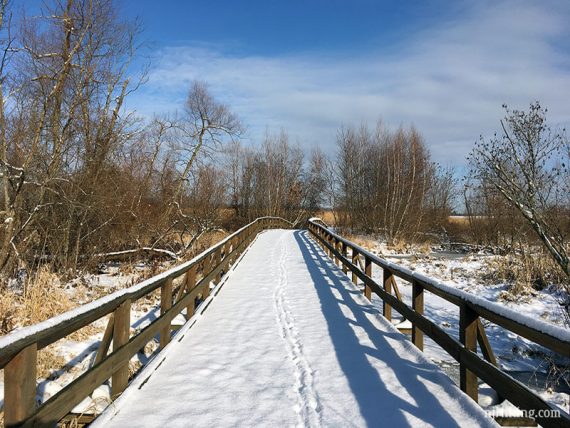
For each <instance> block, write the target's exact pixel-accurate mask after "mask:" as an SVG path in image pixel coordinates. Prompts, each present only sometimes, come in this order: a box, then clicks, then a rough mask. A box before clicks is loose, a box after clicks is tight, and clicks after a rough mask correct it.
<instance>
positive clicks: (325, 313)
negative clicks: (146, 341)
mask: <svg viewBox="0 0 570 428" xmlns="http://www.w3.org/2000/svg"><path fill="white" fill-rule="evenodd" d="M193 319H195V320H196V322H195V324H193V323H192V322H189V323H187V325H186V326H185V327H183V328H182V329H181V330H180V332H179V334H178V336H176V337H175V338H174V340H173V341H172V342H171V343H170V344H169V345H168V347H167V348H165V350H164V351H163V352H162V353H161V354H159V355H158V356H157V358H156V359H155V360H154V361H153V362H152V363H151V364H150V365H149V366H148V367H147V368H146V369H145V370H144V371H143V372H142V373H141V374H140V375H139V376H138V377H137V379H136V380H135V381H134V382H133V383H132V384H131V385H130V386H129V388H127V390H126V391H125V393H124V394H123V395H122V396H121V397H119V399H118V400H117V401H116V402H115V403H114V404H113V405H111V406H110V407H109V409H108V410H107V411H106V412H105V413H104V414H103V415H102V416H101V417H100V418H99V419H97V420H96V421H95V425H100V426H109V425H110V426H132V425H136V426H149V427H156V426H169V427H170V426H197V427H219V426H310V427H312V426H335V427H345V426H347V427H348V426H380V425H382V426H388V427H390V426H417V425H434V426H446V427H451V426H462V427H465V426H485V425H494V422H493V420H492V419H490V418H488V417H487V415H486V414H485V413H484V412H483V410H481V408H480V407H479V406H477V405H476V404H475V403H474V402H473V401H471V399H469V398H468V397H467V396H466V395H464V394H462V393H461V391H460V390H459V389H458V388H457V387H456V386H455V385H454V384H453V382H452V381H451V380H450V379H449V378H448V377H447V376H446V375H445V374H443V372H441V371H440V369H439V368H438V367H437V366H436V365H434V364H432V363H431V362H429V361H428V360H427V359H426V358H425V357H424V356H423V355H422V353H421V352H419V351H418V350H417V349H416V348H415V347H414V346H413V345H412V344H411V343H410V342H409V341H407V340H406V339H405V338H404V336H403V335H401V334H400V333H399V332H398V331H397V330H396V329H395V328H394V327H393V326H392V325H391V324H390V323H388V322H387V321H386V320H384V319H383V318H382V317H381V316H380V315H379V314H378V312H377V310H376V309H375V308H374V307H373V306H372V305H371V304H370V303H369V302H368V301H367V300H366V299H365V298H364V297H363V296H362V294H361V293H360V292H359V291H358V290H357V289H356V287H355V286H354V285H353V284H352V283H351V282H350V281H349V279H348V278H347V277H346V276H345V275H344V274H343V273H342V271H341V270H339V269H338V268H337V267H336V266H335V265H334V264H332V263H331V261H330V260H329V259H328V258H326V257H325V255H324V254H323V253H322V251H321V249H320V248H319V247H318V246H317V245H316V244H315V243H314V242H313V241H312V240H311V239H310V238H309V235H308V232H306V231H292V230H272V231H267V232H264V233H262V234H260V235H259V236H258V237H257V239H256V241H255V242H254V244H253V245H252V246H250V248H249V249H248V250H247V252H246V253H245V255H244V256H243V259H242V260H241V261H240V262H239V263H238V264H237V265H236V266H235V268H234V269H233V270H232V271H230V273H229V274H228V275H227V277H226V281H225V282H224V281H223V283H222V287H221V288H220V289H219V294H218V295H217V296H216V297H215V298H214V299H213V300H212V302H211V304H210V305H209V307H208V308H207V310H205V311H204V312H203V313H201V314H200V313H198V314H197V315H196V316H195V318H193ZM192 324H193V325H192Z"/></svg>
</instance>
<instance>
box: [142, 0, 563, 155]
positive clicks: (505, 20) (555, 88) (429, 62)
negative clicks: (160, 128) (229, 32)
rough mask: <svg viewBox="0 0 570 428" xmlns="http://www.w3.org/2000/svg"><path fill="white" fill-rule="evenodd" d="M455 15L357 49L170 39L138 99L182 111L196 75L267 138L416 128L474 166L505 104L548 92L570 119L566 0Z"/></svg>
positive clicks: (324, 142) (521, 103)
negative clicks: (362, 127)
mask: <svg viewBox="0 0 570 428" xmlns="http://www.w3.org/2000/svg"><path fill="white" fill-rule="evenodd" d="M474 3H475V5H474V6H471V9H470V10H469V11H468V12H467V13H466V14H465V15H464V16H462V17H457V18H456V20H455V21H452V22H445V23H440V24H439V25H438V26H437V27H435V28H431V29H428V30H423V31H418V32H417V33H416V34H414V35H412V37H410V38H409V39H408V41H407V42H406V44H405V45H402V46H400V47H399V49H398V50H397V51H396V50H395V49H390V50H389V51H390V53H389V54H385V53H384V54H383V53H382V52H385V51H386V49H382V47H381V46H379V47H378V50H377V51H375V52H358V53H356V54H354V55H352V56H342V57H341V56H334V55H322V54H315V53H311V54H308V53H304V54H299V55H289V56H265V57H264V56H235V55H232V54H229V53H227V52H224V50H223V49H217V48H215V47H211V46H210V47H204V45H201V46H198V45H196V46H179V47H167V48H164V49H163V50H161V51H160V52H159V53H158V55H157V58H156V60H155V63H154V64H153V67H152V68H151V74H150V76H149V77H150V80H149V83H148V84H147V85H146V87H144V88H143V89H142V90H140V91H139V92H138V93H137V94H136V95H134V96H133V98H132V99H131V106H135V107H136V108H137V109H138V110H139V111H140V112H141V113H143V114H150V113H152V112H159V111H165V110H166V111H168V110H174V109H179V108H180V107H181V106H182V104H183V102H184V96H185V91H186V90H187V88H188V87H189V83H190V82H191V81H192V80H193V79H194V78H200V79H203V80H205V81H207V82H208V83H209V84H210V86H211V89H212V91H213V93H214V94H215V95H216V96H217V97H218V98H219V99H220V100H222V101H224V102H226V103H228V104H229V105H230V106H231V107H232V108H233V109H234V110H235V111H236V112H237V113H238V114H239V115H240V116H241V117H242V118H243V120H244V122H245V123H246V125H248V127H249V129H250V137H251V138H252V139H253V140H256V139H259V138H260V136H261V135H262V134H263V132H264V131H265V129H266V127H269V128H270V129H273V130H275V131H277V130H278V129H280V128H285V129H286V130H287V131H288V132H289V133H290V135H291V136H292V137H293V138H294V139H298V140H299V142H300V143H301V144H302V145H303V146H304V147H308V146H311V145H314V144H319V145H320V146H321V147H323V148H330V149H331V150H334V147H335V135H336V132H337V129H338V127H339V126H340V125H341V124H345V125H346V124H360V123H361V122H369V123H375V122H376V120H377V119H378V118H380V117H381V118H382V119H383V120H384V121H385V122H386V123H388V124H389V125H390V126H393V127H396V126H398V125H400V124H403V125H409V124H412V123H413V124H414V125H415V126H416V127H417V128H418V129H419V130H420V131H421V132H422V133H423V135H424V136H425V138H426V142H427V144H428V145H429V147H430V150H431V152H432V155H433V157H434V159H435V160H437V161H439V162H442V163H457V164H461V163H463V162H464V156H465V155H466V154H467V152H468V151H469V150H470V148H471V145H472V143H473V142H474V141H475V140H476V139H477V138H478V136H479V134H484V135H490V134H491V133H492V132H493V131H494V130H496V129H497V127H498V120H499V119H500V118H501V117H502V115H503V112H502V110H501V104H502V103H503V102H506V103H507V104H509V106H511V107H514V108H527V107H528V104H529V103H530V102H531V101H533V100H535V99H538V100H540V101H541V102H542V103H543V105H545V106H547V107H548V108H549V112H550V115H549V119H550V120H551V122H554V123H556V122H558V123H568V122H569V121H570V119H569V118H570V103H569V102H568V94H570V46H569V44H568V40H569V38H568V36H569V35H570V34H569V31H568V29H567V25H566V23H567V22H568V20H569V18H570V8H569V7H568V6H567V4H566V3H563V2H561V3H550V4H549V6H543V4H546V3H547V2H544V3H539V2H536V3H534V2H519V1H512V2H502V3H496V2H488V3H487V2H474Z"/></svg>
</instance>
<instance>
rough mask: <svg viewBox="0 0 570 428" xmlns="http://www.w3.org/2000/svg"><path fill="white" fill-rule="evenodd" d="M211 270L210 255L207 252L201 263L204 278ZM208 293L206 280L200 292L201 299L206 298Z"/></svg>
mask: <svg viewBox="0 0 570 428" xmlns="http://www.w3.org/2000/svg"><path fill="white" fill-rule="evenodd" d="M210 270H211V256H210V255H209V254H208V255H207V256H206V258H205V259H204V263H202V277H203V278H206V277H207V276H208V274H209V273H210ZM209 295H210V281H206V285H205V286H204V292H203V293H202V300H206V297H208V296H209Z"/></svg>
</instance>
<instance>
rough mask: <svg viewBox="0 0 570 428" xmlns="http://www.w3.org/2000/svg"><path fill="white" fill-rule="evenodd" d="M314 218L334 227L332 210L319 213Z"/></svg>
mask: <svg viewBox="0 0 570 428" xmlns="http://www.w3.org/2000/svg"><path fill="white" fill-rule="evenodd" d="M315 217H319V218H320V219H322V220H323V221H324V222H325V223H326V224H330V225H334V224H335V221H334V214H333V212H332V210H327V211H321V212H319V213H317V214H316V215H315Z"/></svg>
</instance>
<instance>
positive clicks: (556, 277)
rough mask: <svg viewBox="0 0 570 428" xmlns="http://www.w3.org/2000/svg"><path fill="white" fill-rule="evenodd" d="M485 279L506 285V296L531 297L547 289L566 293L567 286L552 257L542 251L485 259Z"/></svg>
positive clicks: (568, 287) (564, 277)
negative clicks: (534, 293)
mask: <svg viewBox="0 0 570 428" xmlns="http://www.w3.org/2000/svg"><path fill="white" fill-rule="evenodd" d="M486 265H487V269H486V270H487V271H488V272H486V273H485V275H484V279H485V280H493V281H501V282H504V283H506V284H509V289H508V293H509V294H511V295H512V296H515V297H516V296H521V295H531V294H532V292H533V291H540V290H543V289H545V288H547V287H556V288H557V289H558V291H561V292H565V293H566V294H568V293H569V291H570V283H569V280H568V278H567V277H566V276H565V275H564V273H563V272H562V270H561V269H560V268H559V267H558V265H557V264H556V263H555V262H554V261H553V260H552V258H551V257H550V256H549V255H548V254H545V253H544V252H542V251H537V250H535V251H530V250H528V249H527V250H525V251H517V252H512V253H510V254H508V255H505V256H498V257H492V258H489V259H488V260H486Z"/></svg>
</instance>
